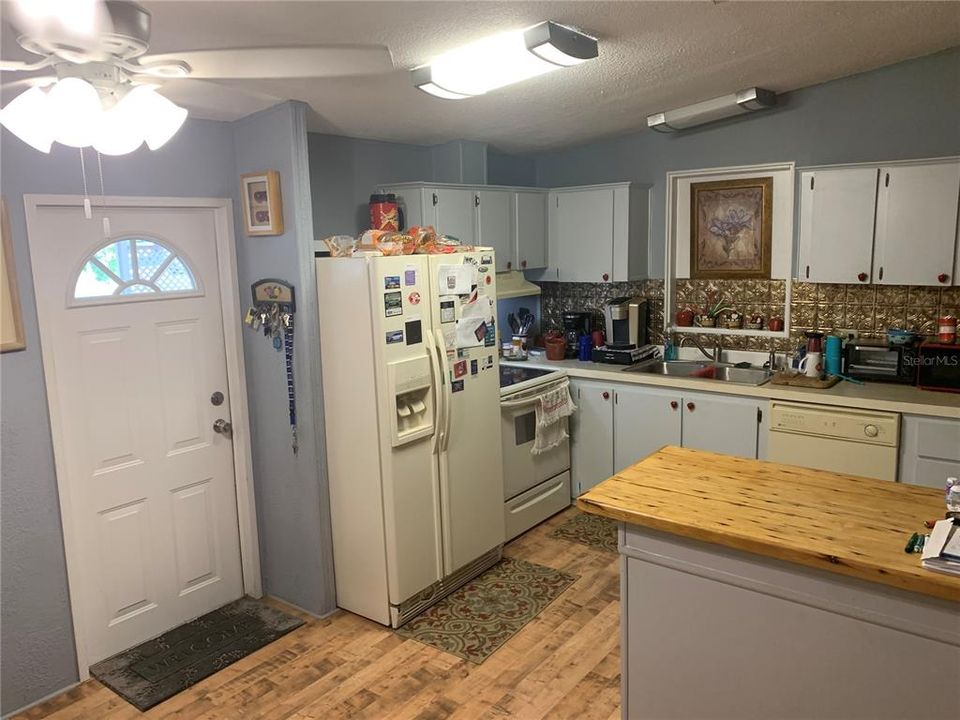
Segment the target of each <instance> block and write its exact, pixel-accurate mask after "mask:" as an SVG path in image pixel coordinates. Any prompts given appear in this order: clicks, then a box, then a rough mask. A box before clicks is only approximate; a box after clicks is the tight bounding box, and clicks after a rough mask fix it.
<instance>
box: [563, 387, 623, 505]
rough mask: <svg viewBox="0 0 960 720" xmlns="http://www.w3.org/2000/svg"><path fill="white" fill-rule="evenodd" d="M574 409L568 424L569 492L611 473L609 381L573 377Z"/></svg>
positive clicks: (578, 492)
mask: <svg viewBox="0 0 960 720" xmlns="http://www.w3.org/2000/svg"><path fill="white" fill-rule="evenodd" d="M570 390H571V394H572V395H573V402H574V404H575V405H576V406H577V411H576V412H575V413H574V414H573V422H572V423H571V427H570V435H571V438H570V470H571V472H572V474H573V477H572V483H571V493H572V494H573V496H574V497H577V496H578V495H581V494H583V493H585V492H586V491H587V490H589V489H590V488H592V487H593V486H594V485H596V484H597V483H598V482H601V481H602V480H606V479H607V478H608V477H610V476H611V475H613V393H614V388H613V385H612V384H611V383H603V382H595V381H591V380H573V381H571V382H570Z"/></svg>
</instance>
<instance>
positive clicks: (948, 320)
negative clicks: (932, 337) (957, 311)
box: [937, 315, 957, 345]
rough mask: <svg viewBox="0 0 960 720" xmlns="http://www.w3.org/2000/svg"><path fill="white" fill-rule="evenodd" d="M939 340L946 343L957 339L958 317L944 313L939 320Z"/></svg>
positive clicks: (949, 343)
mask: <svg viewBox="0 0 960 720" xmlns="http://www.w3.org/2000/svg"><path fill="white" fill-rule="evenodd" d="M937 341H938V342H941V343H943V344H944V345H952V344H953V343H955V342H956V341H957V319H956V318H955V317H954V316H953V315H944V316H943V317H942V318H940V319H939V320H937Z"/></svg>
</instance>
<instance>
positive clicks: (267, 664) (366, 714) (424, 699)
mask: <svg viewBox="0 0 960 720" xmlns="http://www.w3.org/2000/svg"><path fill="white" fill-rule="evenodd" d="M572 512H574V511H573V509H572V508H571V509H570V510H566V511H564V512H563V513H561V514H559V515H557V516H555V517H554V518H552V519H551V520H549V521H547V522H546V523H544V524H542V525H540V526H539V527H537V528H534V529H533V530H531V531H530V532H528V533H527V534H525V535H522V536H521V537H519V538H517V539H516V540H514V541H513V542H511V543H510V544H509V545H507V547H506V548H505V554H508V555H512V556H513V557H518V558H522V559H524V560H529V561H530V562H535V563H540V564H541V565H547V566H550V567H554V568H557V569H558V570H566V571H568V572H572V573H575V574H577V575H579V576H580V577H579V579H578V580H577V581H576V582H575V583H574V584H573V585H572V586H570V588H568V589H567V590H566V591H565V592H564V593H563V594H562V595H561V596H560V597H559V598H558V599H557V600H555V601H554V602H553V603H552V604H551V605H549V606H548V607H547V608H546V610H544V611H543V612H542V613H541V614H540V615H539V616H538V617H537V618H535V619H534V620H533V621H532V622H530V623H528V624H527V625H526V626H525V627H524V628H523V629H522V630H521V631H520V632H519V633H517V634H516V635H514V636H513V637H512V638H511V639H510V640H508V641H507V643H506V644H505V645H504V646H503V647H501V648H500V649H499V650H497V651H496V652H495V653H494V654H493V655H491V656H490V658H489V659H488V660H487V661H486V662H485V663H483V664H482V665H473V664H472V663H469V662H467V661H466V660H462V659H461V658H458V657H455V656H453V655H447V654H446V653H443V652H441V651H440V650H437V649H435V648H432V647H430V646H427V645H422V644H420V643H418V642H416V641H415V640H407V639H404V638H401V637H399V636H398V635H396V634H395V633H393V632H391V631H390V630H387V629H386V628H384V627H383V626H381V625H378V624H376V623H374V622H371V621H369V620H365V619H364V618H361V617H358V616H356V615H352V614H351V613H348V612H344V611H342V610H341V611H337V613H335V614H334V615H332V616H330V617H329V618H325V619H323V620H317V619H315V618H312V617H310V616H309V615H305V614H303V613H298V612H296V611H295V610H292V609H291V608H290V607H288V606H286V605H283V604H282V603H277V605H278V607H281V608H283V609H284V610H286V611H287V612H292V613H294V614H298V615H300V616H301V617H303V618H304V619H305V620H306V621H307V623H306V624H305V625H304V626H303V627H301V628H299V629H297V630H294V631H293V632H291V633H290V634H288V635H286V636H284V637H282V638H280V639H279V640H277V641H276V642H273V643H271V644H270V645H267V646H266V647H264V648H262V649H261V650H258V651H257V652H255V653H253V654H251V655H248V656H247V657H245V658H243V659H242V660H240V661H238V662H236V663H234V664H233V665H230V666H229V667H227V668H225V669H224V670H221V671H220V672H218V673H217V674H215V675H212V676H211V677H209V678H207V679H206V680H203V681H201V682H199V683H197V684H196V685H194V686H193V687H192V688H190V689H189V690H186V691H184V692H182V693H180V694H179V695H176V696H174V697H172V698H170V699H169V700H167V701H166V702H164V703H161V704H160V705H157V706H156V707H154V708H152V709H151V710H149V711H148V712H146V713H140V712H138V711H137V710H136V708H134V707H133V706H132V705H129V704H127V703H126V702H125V701H124V700H123V699H122V698H121V697H120V696H118V695H115V694H114V693H113V692H112V691H111V690H109V689H107V688H106V687H104V686H103V685H101V684H100V683H99V682H97V681H96V680H88V681H86V682H84V683H82V684H80V685H78V686H77V687H75V688H73V689H72V690H70V691H68V692H66V693H63V694H62V695H58V696H57V697H55V698H53V699H51V700H48V701H46V702H44V703H42V704H40V705H37V706H34V707H33V708H31V709H30V710H28V711H26V712H24V713H21V714H20V715H17V716H15V720H36V719H38V718H49V719H50V720H80V719H81V718H97V720H126V719H127V718H136V717H147V718H190V719H191V720H215V719H216V720H221V719H226V718H230V719H231V720H232V719H234V718H243V719H245V720H246V719H248V718H251V719H252V718H264V719H269V720H307V719H308V718H315V719H317V720H333V719H335V718H366V719H369V720H379V719H380V718H397V719H398V720H399V719H401V718H403V719H410V720H415V719H419V720H441V719H446V718H450V719H451V720H454V719H455V720H479V719H481V718H523V719H524V720H528V719H529V720H534V719H535V718H551V719H554V718H556V719H565V718H570V719H571V720H572V719H576V720H590V719H591V718H597V719H599V720H615V719H616V718H619V716H620V648H619V645H620V643H619V641H620V629H619V619H620V602H619V599H620V584H619V569H618V562H619V558H618V556H617V555H615V554H612V553H610V552H604V551H602V550H600V549H598V548H594V547H590V546H586V545H581V544H579V543H575V542H569V541H566V540H560V539H557V538H551V537H549V536H548V533H549V532H550V530H552V529H553V528H554V527H556V526H557V525H558V524H560V523H562V522H564V521H565V520H566V519H567V517H568V516H569V515H570V514H571V513H572Z"/></svg>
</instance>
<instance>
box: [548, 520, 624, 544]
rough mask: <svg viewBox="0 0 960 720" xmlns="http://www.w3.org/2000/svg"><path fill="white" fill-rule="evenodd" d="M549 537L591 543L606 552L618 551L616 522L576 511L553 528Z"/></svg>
mask: <svg viewBox="0 0 960 720" xmlns="http://www.w3.org/2000/svg"><path fill="white" fill-rule="evenodd" d="M550 537H555V538H560V539H561V540H571V541H573V542H578V543H580V544H582V545H592V546H593V547H598V548H600V549H601V550H606V551H608V552H613V553H615V552H618V548H617V524H616V523H615V522H614V521H613V520H610V519H609V518H605V517H600V516H599V515H588V514H587V513H582V512H578V513H577V514H576V515H574V516H573V517H572V518H570V519H569V520H567V521H566V522H565V523H564V524H563V525H560V526H559V527H557V528H555V529H554V530H553V531H552V532H551V533H550Z"/></svg>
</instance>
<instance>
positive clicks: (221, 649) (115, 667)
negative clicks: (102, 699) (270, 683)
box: [90, 597, 303, 711]
mask: <svg viewBox="0 0 960 720" xmlns="http://www.w3.org/2000/svg"><path fill="white" fill-rule="evenodd" d="M301 625H303V620H301V619H300V618H296V617H294V616H292V615H288V614H287V613H285V612H281V611H280V610H277V609H276V608H273V607H270V606H269V605H266V604H265V603H263V602H261V601H259V600H254V599H252V598H246V597H245V598H241V599H239V600H237V601H235V602H232V603H230V604H229V605H224V606H223V607H222V608H219V609H217V610H214V611H213V612H210V613H207V614H206V615H203V616H201V617H199V618H197V619H196V620H193V621H191V622H188V623H186V624H185V625H181V626H180V627H176V628H174V629H173V630H170V631H168V632H165V633H164V634H163V635H161V636H160V637H157V638H154V639H153V640H148V641H147V642H145V643H142V644H141V645H138V646H137V647H135V648H132V649H130V650H125V651H124V652H122V653H120V654H118V655H114V656H113V657H111V658H108V659H106V660H102V661H100V662H98V663H97V664H96V665H93V666H91V667H90V674H91V675H93V676H94V677H95V678H96V679H97V680H99V681H100V682H102V683H103V684H104V685H106V686H107V687H108V688H110V689H111V690H113V691H114V692H115V693H117V694H118V695H120V696H121V697H123V699H124V700H126V701H127V702H129V703H130V704H131V705H133V706H134V707H136V708H137V709H138V710H140V711H144V710H148V709H150V708H152V707H153V706H154V705H156V704H158V703H161V702H163V701H164V700H166V699H167V698H170V697H172V696H174V695H176V694H177V693H178V692H181V691H182V690H186V689H187V688H188V687H190V686H191V685H193V684H194V683H197V682H199V681H200V680H203V679H204V678H205V677H208V676H210V675H213V673H215V672H217V671H218V670H222V669H223V668H225V667H227V666H228V665H230V664H231V663H235V662H236V661H237V660H239V659H240V658H242V657H245V656H247V655H249V654H250V653H252V652H254V651H255V650H259V649H260V648H262V647H263V646H264V645H267V644H269V643H271V642H273V641H274V640H276V639H277V638H279V637H281V636H283V635H286V634H287V633H288V632H290V631H291V630H293V629H295V628H298V627H300V626H301Z"/></svg>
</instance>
